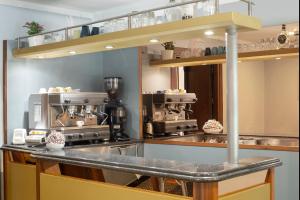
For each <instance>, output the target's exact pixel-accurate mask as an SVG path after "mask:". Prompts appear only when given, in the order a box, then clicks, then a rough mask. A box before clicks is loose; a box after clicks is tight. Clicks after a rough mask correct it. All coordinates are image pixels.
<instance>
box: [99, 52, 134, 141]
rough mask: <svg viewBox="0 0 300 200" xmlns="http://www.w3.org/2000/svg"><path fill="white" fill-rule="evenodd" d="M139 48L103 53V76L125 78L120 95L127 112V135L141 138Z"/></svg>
mask: <svg viewBox="0 0 300 200" xmlns="http://www.w3.org/2000/svg"><path fill="white" fill-rule="evenodd" d="M138 68H139V66H138V48H130V49H122V50H116V51H110V52H104V53H103V75H104V76H119V77H122V78H123V84H122V86H123V88H122V93H121V94H120V97H121V99H122V100H123V102H124V104H125V106H126V110H127V127H126V129H127V134H129V135H130V136H131V137H132V138H136V139H138V138H139V131H140V130H139V82H138V80H139V74H138V71H139V70H138Z"/></svg>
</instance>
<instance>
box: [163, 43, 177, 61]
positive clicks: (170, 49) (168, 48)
mask: <svg viewBox="0 0 300 200" xmlns="http://www.w3.org/2000/svg"><path fill="white" fill-rule="evenodd" d="M161 45H162V46H163V47H164V48H165V50H162V51H161V57H162V60H170V59H173V58H174V50H175V46H174V43H173V42H165V43H163V44H161Z"/></svg>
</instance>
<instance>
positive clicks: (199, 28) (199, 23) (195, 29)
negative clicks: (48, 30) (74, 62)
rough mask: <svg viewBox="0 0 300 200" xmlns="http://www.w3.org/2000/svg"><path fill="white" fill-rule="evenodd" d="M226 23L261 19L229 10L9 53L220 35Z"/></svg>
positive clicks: (256, 23)
mask: <svg viewBox="0 0 300 200" xmlns="http://www.w3.org/2000/svg"><path fill="white" fill-rule="evenodd" d="M230 26H236V27H237V29H238V31H249V30H258V29H260V27H261V23H260V20H258V19H257V18H255V17H252V16H248V15H242V14H239V13H234V12H229V13H222V14H217V15H212V16H204V17H197V18H192V19H188V20H181V21H175V22H170V23H164V24H158V25H153V26H147V27H143V28H136V29H130V30H125V31H119V32H113V33H107V34H102V35H96V36H90V37H85V38H79V39H74V40H68V41H62V42H57V43H52V44H45V45H40V46H35V47H29V48H20V49H14V51H13V55H14V56H15V57H16V58H56V57H64V56H70V55H71V54H70V51H76V53H77V54H85V53H93V52H100V51H106V49H105V46H107V45H112V46H113V47H114V49H122V48H129V47H138V46H144V45H149V44H150V42H149V41H150V40H151V39H158V40H159V41H160V42H161V43H162V42H167V41H174V40H182V39H192V38H198V37H203V36H204V32H205V31H206V30H213V31H214V32H215V34H216V35H224V33H225V31H226V29H227V28H228V27H230Z"/></svg>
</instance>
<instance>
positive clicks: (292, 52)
mask: <svg viewBox="0 0 300 200" xmlns="http://www.w3.org/2000/svg"><path fill="white" fill-rule="evenodd" d="M294 56H299V48H289V49H278V50H266V51H255V52H247V53H239V61H251V60H268V59H274V58H284V57H294ZM225 62H226V56H225V55H222V56H202V57H194V58H180V59H172V60H157V61H151V62H150V66H152V67H182V66H186V67H190V66H198V65H210V64H222V63H225Z"/></svg>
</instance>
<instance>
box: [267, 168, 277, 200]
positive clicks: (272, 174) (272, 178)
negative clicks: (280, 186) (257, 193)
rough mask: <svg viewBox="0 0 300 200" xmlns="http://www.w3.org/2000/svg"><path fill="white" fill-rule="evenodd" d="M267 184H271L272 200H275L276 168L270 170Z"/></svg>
mask: <svg viewBox="0 0 300 200" xmlns="http://www.w3.org/2000/svg"><path fill="white" fill-rule="evenodd" d="M265 182H266V183H270V187H271V190H270V192H271V194H270V196H271V199H270V200H275V169H274V168H271V169H269V170H268V173H267V176H266V180H265Z"/></svg>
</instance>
